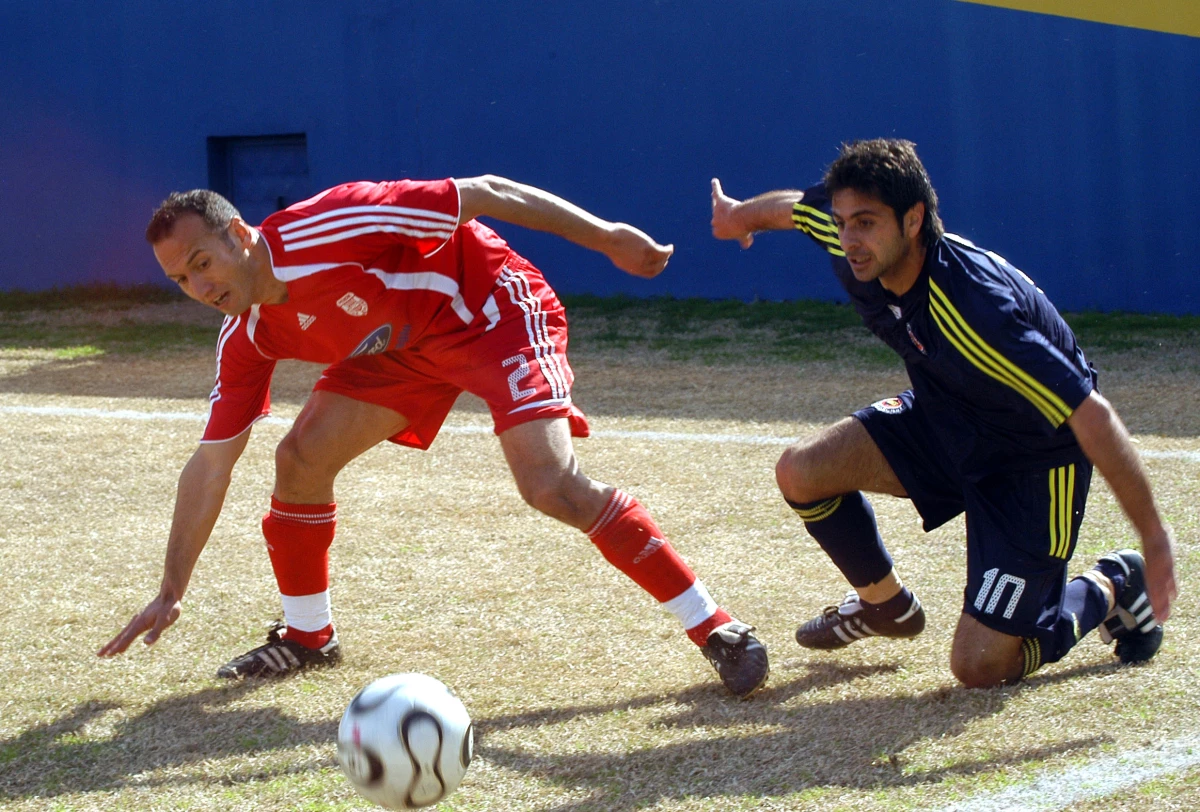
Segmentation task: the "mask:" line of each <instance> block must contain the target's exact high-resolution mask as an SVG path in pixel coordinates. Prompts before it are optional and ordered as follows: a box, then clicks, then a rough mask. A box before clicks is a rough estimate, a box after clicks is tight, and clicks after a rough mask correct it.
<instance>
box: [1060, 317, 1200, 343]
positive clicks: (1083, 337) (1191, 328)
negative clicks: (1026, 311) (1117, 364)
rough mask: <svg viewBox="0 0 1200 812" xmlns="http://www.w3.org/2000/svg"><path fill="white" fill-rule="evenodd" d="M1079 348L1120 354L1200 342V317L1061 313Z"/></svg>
mask: <svg viewBox="0 0 1200 812" xmlns="http://www.w3.org/2000/svg"><path fill="white" fill-rule="evenodd" d="M1063 318H1064V319H1066V321H1067V324H1069V325H1071V329H1072V330H1074V331H1075V336H1076V338H1078V339H1079V343H1080V345H1081V346H1082V347H1083V348H1084V350H1087V349H1089V348H1095V349H1104V350H1113V351H1122V350H1137V349H1147V348H1156V347H1165V346H1183V345H1189V344H1191V345H1194V344H1196V343H1197V342H1200V316H1162V315H1153V314H1147V313H1091V312H1089V313H1064V314H1063Z"/></svg>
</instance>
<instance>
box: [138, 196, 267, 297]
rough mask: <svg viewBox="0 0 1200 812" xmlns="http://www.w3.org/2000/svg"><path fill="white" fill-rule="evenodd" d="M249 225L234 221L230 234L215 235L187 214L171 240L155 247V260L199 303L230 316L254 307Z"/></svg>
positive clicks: (178, 222) (219, 233)
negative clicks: (248, 237) (247, 226)
mask: <svg viewBox="0 0 1200 812" xmlns="http://www.w3.org/2000/svg"><path fill="white" fill-rule="evenodd" d="M246 231H247V230H246V228H245V224H243V223H241V222H240V221H239V220H236V219H235V220H234V221H233V223H231V224H230V227H229V229H228V230H227V231H223V232H218V233H213V232H211V231H209V230H208V226H206V225H205V223H204V220H203V219H202V218H201V217H200V216H199V215H196V214H185V215H184V216H182V217H180V218H179V220H178V221H177V222H176V223H175V228H174V230H172V232H171V236H169V237H167V238H166V239H163V240H160V241H159V242H157V243H155V244H154V256H155V257H156V258H157V259H158V264H159V265H161V266H162V268H163V271H164V272H165V273H166V275H167V278H168V279H170V280H171V281H172V282H174V283H176V284H177V285H179V289H180V290H182V291H183V292H184V293H186V294H187V295H188V296H190V297H191V298H193V299H195V300H196V301H197V302H201V303H203V304H206V305H209V306H211V307H215V308H216V309H217V310H220V311H221V312H222V313H224V314H225V315H227V316H236V315H238V314H239V313H244V312H245V311H246V310H248V309H249V307H250V305H252V304H254V298H253V294H254V273H253V266H252V264H251V262H250V257H249V254H248V253H247V251H246V248H247V247H248V246H246V245H244V244H243V243H244V242H245V239H246V237H247V234H246Z"/></svg>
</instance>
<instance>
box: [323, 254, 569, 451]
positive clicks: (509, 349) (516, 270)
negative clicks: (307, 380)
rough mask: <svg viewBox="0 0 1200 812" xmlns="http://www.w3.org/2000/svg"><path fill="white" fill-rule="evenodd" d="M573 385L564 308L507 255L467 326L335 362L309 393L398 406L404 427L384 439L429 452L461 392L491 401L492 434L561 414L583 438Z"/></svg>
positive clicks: (532, 272) (537, 276) (529, 268)
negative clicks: (396, 348) (405, 421)
mask: <svg viewBox="0 0 1200 812" xmlns="http://www.w3.org/2000/svg"><path fill="white" fill-rule="evenodd" d="M574 381H575V373H574V372H573V371H572V370H571V365H570V364H569V363H567V316H566V312H565V311H564V310H563V306H562V304H561V303H560V302H559V301H558V297H557V296H556V295H555V293H554V290H553V289H551V287H550V285H549V284H547V283H546V280H545V279H543V278H542V274H541V271H539V270H538V269H537V268H535V267H533V265H531V264H530V263H529V262H527V261H526V260H524V259H522V258H521V257H519V256H517V255H516V254H510V255H509V259H508V261H507V262H506V263H505V266H504V269H503V270H502V272H501V274H500V278H499V279H498V280H497V282H496V287H495V289H494V290H493V291H492V295H491V296H490V297H489V298H488V300H487V303H486V304H485V305H484V307H483V309H482V312H481V313H479V314H478V315H477V316H476V317H475V320H474V321H472V322H471V324H469V325H467V326H466V327H464V328H463V329H462V330H457V331H455V332H453V333H448V334H445V335H437V336H430V337H427V338H422V339H420V340H418V341H417V342H416V343H415V344H412V345H409V346H407V347H405V348H404V349H402V350H399V351H395V352H387V353H382V354H379V355H363V356H359V357H357V358H348V359H346V360H345V361H340V362H338V363H336V364H334V365H332V366H331V367H329V368H328V369H326V370H325V374H324V375H322V376H321V379H320V380H319V381H317V384H316V386H315V387H314V389H316V390H320V391H325V392H336V393H337V394H339V395H345V396H346V397H348V398H353V399H354V400H359V401H364V402H366V403H374V404H376V405H378V406H384V407H386V408H388V409H391V410H393V411H396V412H399V413H400V414H402V415H404V416H405V417H406V418H407V419H408V421H409V425H408V426H407V427H406V428H405V429H404V430H403V431H401V432H400V433H399V434H396V435H394V436H393V437H390V438H389V439H390V440H391V441H392V442H394V443H399V444H401V445H406V446H412V447H413V448H421V449H425V448H429V446H430V444H431V443H432V442H433V440H434V438H435V437H437V433H438V430H439V429H441V427H442V423H443V422H444V421H445V419H446V415H447V414H449V413H450V409H451V407H453V406H454V401H455V400H456V399H457V398H458V396H459V395H460V394H462V393H463V392H464V391H466V392H470V393H471V394H473V395H477V396H479V397H480V398H482V399H483V400H484V402H486V403H487V405H488V408H489V409H491V412H492V420H493V422H494V423H495V431H496V433H497V434H500V433H501V432H503V431H505V430H506V429H510V428H512V427H513V426H517V425H520V424H521V423H527V422H529V421H531V420H541V419H544V418H549V417H565V418H567V419H568V420H569V421H570V424H571V434H572V435H573V436H575V437H586V436H587V435H588V424H587V419H586V418H585V417H584V415H583V412H581V411H579V409H577V408H575V406H574V405H573V404H572V403H571V384H572V383H573V382H574Z"/></svg>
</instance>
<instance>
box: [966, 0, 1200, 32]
mask: <svg viewBox="0 0 1200 812" xmlns="http://www.w3.org/2000/svg"><path fill="white" fill-rule="evenodd" d="M958 2H960V3H974V4H975V5H978V6H996V7H997V8H1009V9H1013V10H1014V11H1033V12H1037V13H1038V14H1053V15H1054V16H1056V17H1071V18H1073V19H1076V20H1090V21H1091V22H1094V23H1109V24H1110V25H1123V26H1127V27H1129V28H1143V29H1145V30H1147V31H1161V32H1162V33H1164V34H1183V35H1184V36H1188V37H1200V2H1197V0H1086V2H1081V0H958Z"/></svg>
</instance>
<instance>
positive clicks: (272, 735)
mask: <svg viewBox="0 0 1200 812" xmlns="http://www.w3.org/2000/svg"><path fill="white" fill-rule="evenodd" d="M258 685H259V683H257V682H255V681H245V682H239V683H234V684H231V685H228V686H222V687H217V688H207V689H205V690H202V691H198V692H196V693H194V694H190V695H187V696H176V697H172V698H170V699H165V700H163V701H161V702H158V703H156V704H154V705H151V706H150V707H148V708H146V710H145V711H143V712H142V713H140V714H138V715H137V716H133V717H131V718H128V719H124V720H122V721H120V722H118V723H117V724H116V729H115V734H114V735H113V736H112V737H111V738H108V739H103V740H96V739H94V738H88V737H85V736H84V735H83V733H84V730H85V728H86V727H87V726H88V725H89V724H94V723H96V722H97V721H98V720H99V719H100V718H101V717H102V716H103V715H105V714H107V713H109V712H112V711H117V710H119V709H120V705H118V704H115V703H112V702H103V701H97V702H85V703H83V704H80V705H78V706H77V707H75V708H74V709H73V710H71V711H69V712H68V713H66V714H65V715H63V716H61V717H60V718H58V719H56V720H54V721H53V722H49V723H47V724H43V725H39V726H36V727H33V728H30V729H29V730H26V731H25V732H23V733H21V734H19V735H17V736H14V737H12V738H8V739H0V803H2V802H4V801H12V800H17V799H20V798H29V797H42V798H44V797H54V796H57V795H62V794H64V793H78V792H90V791H96V790H101V791H103V790H112V789H117V788H120V787H122V786H129V785H132V784H136V785H137V786H139V787H154V786H156V785H163V784H172V785H174V784H179V783H187V782H189V781H191V780H196V781H210V782H211V781H214V780H215V779H212V778H210V777H204V778H197V779H188V778H178V777H170V778H155V777H150V778H145V779H143V778H141V777H140V776H143V775H144V774H146V773H150V772H152V771H154V770H158V769H162V768H171V767H183V766H186V765H188V764H196V763H200V762H203V761H206V760H211V759H219V758H223V757H226V756H236V755H240V754H249V753H255V754H261V753H269V752H270V751H274V750H285V749H293V748H295V747H297V746H300V745H304V744H314V743H319V744H322V745H324V744H332V742H333V741H334V740H335V739H336V735H337V721H336V720H330V721H327V722H304V721H300V720H298V719H296V718H294V717H291V716H289V715H287V714H286V713H283V712H281V711H279V710H277V709H276V708H257V709H253V710H244V709H230V708H229V707H227V706H229V705H230V704H231V703H235V702H237V700H239V699H240V698H242V697H243V696H245V695H246V694H247V693H249V692H251V691H253V690H254V689H255V688H257V687H258ZM331 753H332V748H331ZM318 762H319V763H318ZM331 763H332V755H330V757H329V758H323V759H319V760H318V761H315V762H311V763H301V764H295V763H293V764H291V766H288V767H280V768H279V769H273V770H270V774H271V775H272V776H274V775H277V774H282V773H287V772H307V771H309V770H314V769H319V768H324V767H327V766H329V765H330V764H331ZM251 769H252V770H253V772H245V774H239V773H238V772H236V771H235V772H232V773H229V774H226V775H223V776H222V777H221V779H220V781H221V782H223V783H228V784H236V783H241V782H243V781H251V780H257V779H261V778H262V777H263V774H262V770H261V769H260V768H251Z"/></svg>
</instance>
